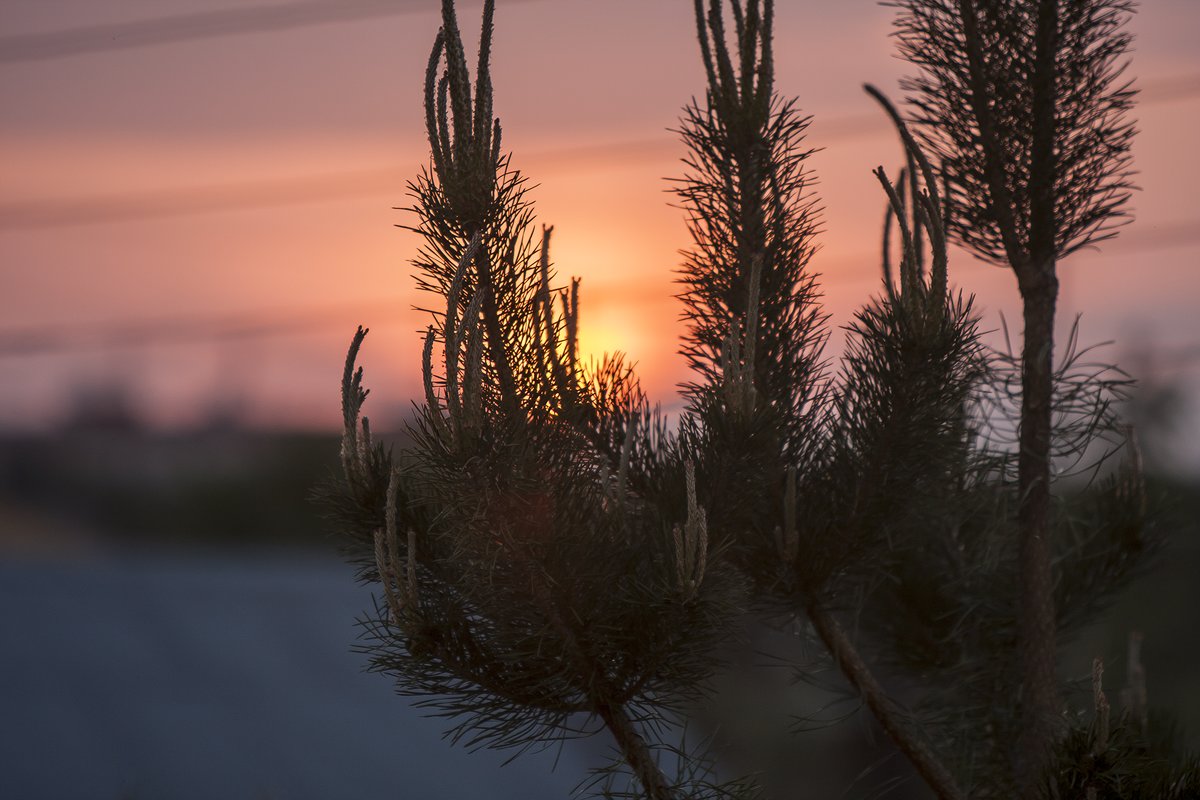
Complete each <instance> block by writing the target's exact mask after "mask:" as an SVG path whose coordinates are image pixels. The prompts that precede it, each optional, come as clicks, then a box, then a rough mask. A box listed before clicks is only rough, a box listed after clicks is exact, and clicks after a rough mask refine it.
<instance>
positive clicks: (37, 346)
mask: <svg viewBox="0 0 1200 800" xmlns="http://www.w3.org/2000/svg"><path fill="white" fill-rule="evenodd" d="M1197 243H1200V219H1197V220H1188V221H1182V222H1173V223H1166V224H1161V225H1155V226H1153V227H1152V228H1150V229H1149V230H1145V231H1141V230H1137V229H1135V230H1133V231H1129V232H1127V233H1123V234H1122V235H1121V236H1120V237H1118V238H1117V239H1115V240H1113V241H1110V242H1106V243H1105V245H1104V247H1105V251H1109V250H1114V249H1119V250H1123V251H1125V252H1142V251H1146V250H1154V249H1158V248H1160V247H1173V246H1187V245H1192V244H1197ZM873 258H874V256H871V255H867V254H860V255H849V256H846V257H844V258H841V259H838V262H839V263H870V262H871V260H872V259H873ZM826 266H829V265H826ZM820 280H821V282H822V283H824V284H826V285H828V284H830V283H838V282H840V281H838V280H837V279H836V277H835V276H833V275H831V274H829V273H824V274H822V275H821V279H820ZM626 302H628V300H626ZM408 307H410V306H409V301H407V300H405V299H402V298H393V299H388V300H377V299H376V300H369V301H363V302H358V303H345V304H341V305H335V306H324V307H319V308H307V309H298V310H279V309H274V310H262V311H248V312H243V313H240V314H209V315H197V316H193V317H187V318H183V319H180V318H178V317H171V318H161V319H143V320H138V321H135V322H109V323H95V324H88V325H74V326H61V325H58V326H50V325H30V326H20V327H12V328H8V329H7V330H5V329H0V358H6V357H21V356H40V355H51V354H56V353H63V352H77V351H81V350H107V349H117V348H130V347H134V348H136V347H145V346H148V345H162V344H187V343H191V342H197V341H232V340H239V339H261V338H267V337H272V336H286V335H294V334H300V333H307V332H310V331H313V330H317V329H320V328H324V327H329V326H333V325H335V324H336V325H347V324H350V322H353V321H361V320H363V319H364V318H369V317H372V316H373V315H375V314H387V313H392V312H395V311H396V310H397V309H400V308H408ZM1186 358H1187V359H1188V360H1191V359H1193V358H1197V359H1200V346H1198V347H1196V348H1194V352H1193V350H1188V351H1187V356H1186Z"/></svg>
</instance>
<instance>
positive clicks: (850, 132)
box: [0, 74, 1200, 241]
mask: <svg viewBox="0 0 1200 800" xmlns="http://www.w3.org/2000/svg"><path fill="white" fill-rule="evenodd" d="M1142 96H1143V101H1142V104H1143V105H1155V104H1159V103H1170V102H1176V101H1179V100H1183V99H1187V98H1191V97H1198V96H1200V74H1196V75H1180V76H1174V77H1170V78H1160V79H1156V80H1152V81H1147V82H1146V84H1145V88H1143V90H1142ZM813 124H814V125H815V126H816V127H817V129H818V131H819V132H820V135H821V138H822V140H823V141H826V142H831V141H839V140H846V139H850V138H853V137H856V136H861V135H864V134H870V133H875V132H877V131H883V130H884V129H883V128H881V127H880V126H879V122H878V115H874V114H847V115H841V116H834V117H828V118H823V119H822V118H818V119H815V120H814V123H813ZM668 147H671V148H673V149H672V150H671V151H670V152H674V151H675V150H674V149H675V148H677V144H676V142H675V141H674V140H672V139H667V138H665V137H655V138H650V137H642V138H632V139H625V140H620V141H612V142H604V143H596V144H584V145H575V146H569V147H557V148H546V149H542V150H532V151H528V153H527V155H526V157H527V158H528V159H529V160H530V161H534V160H538V161H543V162H544V161H569V162H574V163H578V162H583V161H588V160H593V159H605V158H613V157H617V158H623V159H625V160H626V161H629V160H632V159H634V158H637V157H639V156H640V157H644V156H646V155H650V154H653V155H654V156H656V157H657V156H658V155H665V154H667V152H668V151H667V148H668ZM409 171H410V170H408V169H407V168H402V167H400V166H398V165H397V166H393V167H373V168H369V169H360V170H349V171H343V172H329V173H323V174H315V175H305V176H298V177H292V178H280V179H277V180H272V181H247V182H242V183H226V184H217V185H209V186H191V187H182V188H179V189H158V190H153V191H146V192H138V193H132V192H131V193H126V194H117V195H96V196H92V197H86V196H84V197H66V198H51V199H46V200H19V201H7V202H0V231H6V230H29V229H39V228H61V227H71V226H76V225H95V224H103V223H114V222H128V221H134V220H142V219H160V218H165V217H179V216H186V215H190V214H202V213H213V212H220V211H226V210H245V209H256V208H272V207H279V206H289V205H302V204H305V203H316V202H325V201H327V200H336V199H344V198H348V197H368V196H374V195H387V194H392V193H395V192H397V191H399V189H400V187H403V185H404V180H403V177H402V176H403V175H404V174H406V173H407V172H409ZM1189 241H1194V239H1192V240H1189Z"/></svg>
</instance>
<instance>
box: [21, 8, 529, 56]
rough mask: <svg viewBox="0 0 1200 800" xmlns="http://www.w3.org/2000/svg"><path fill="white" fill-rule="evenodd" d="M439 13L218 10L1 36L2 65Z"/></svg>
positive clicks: (345, 9) (356, 9)
mask: <svg viewBox="0 0 1200 800" xmlns="http://www.w3.org/2000/svg"><path fill="white" fill-rule="evenodd" d="M508 1H509V2H527V0H508ZM436 9H437V4H436V2H435V0H296V2H291V3H286V4H282V5H263V6H253V7H250V8H245V7H241V8H235V7H228V8H218V9H214V10H211V11H197V12H193V13H190V14H174V15H170V16H163V17H155V18H152V19H145V20H137V21H134V22H119V23H111V24H107V25H88V26H82V27H78V28H66V29H63V30H57V31H49V32H46V33H26V34H18V35H15V36H4V37H0V63H7V64H12V63H18V62H22V61H49V60H54V59H59V58H67V57H70V56H78V55H87V54H90V53H104V52H109V51H113V50H130V49H133V48H136V47H149V46H152V45H161V44H174V43H176V42H186V41H192V40H196V39H214V38H219V37H224V36H237V35H241V34H249V33H264V32H268V31H280V30H288V29H292V28H304V27H309V26H312V25H326V24H330V23H335V22H356V21H359V20H365V19H375V18H378V17H389V16H396V15H399V14H413V13H418V12H422V11H434V10H436Z"/></svg>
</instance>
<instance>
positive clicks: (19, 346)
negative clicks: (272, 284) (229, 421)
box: [0, 298, 408, 358]
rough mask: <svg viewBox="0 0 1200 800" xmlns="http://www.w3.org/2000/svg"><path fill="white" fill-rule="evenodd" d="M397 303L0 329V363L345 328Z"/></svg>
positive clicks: (400, 305)
mask: <svg viewBox="0 0 1200 800" xmlns="http://www.w3.org/2000/svg"><path fill="white" fill-rule="evenodd" d="M407 307H408V302H407V301H405V300H402V299H399V298H397V299H394V300H371V301H369V302H362V303H347V304H343V305H336V306H326V307H322V308H308V309H299V310H291V311H278V310H275V311H258V312H245V313H241V314H209V315H197V316H192V317H186V318H183V319H180V318H178V317H173V318H169V319H167V318H163V319H144V320H139V321H136V322H115V323H113V322H110V323H97V324H93V325H66V326H52V325H29V326H22V327H15V328H9V329H8V330H0V358H3V357H5V356H38V355H46V354H51V353H60V352H71V351H80V350H108V349H114V348H127V347H145V346H148V345H160V344H186V343H189V342H196V341H222V340H225V341H232V340H238V339H262V338H266V337H270V336H280V335H290V334H296V333H306V332H308V331H312V330H316V329H319V328H323V327H327V326H332V325H334V324H336V325H345V324H347V320H352V319H355V318H357V319H360V320H361V319H362V318H363V317H364V316H371V315H372V314H379V313H389V312H394V311H396V309H398V308H407Z"/></svg>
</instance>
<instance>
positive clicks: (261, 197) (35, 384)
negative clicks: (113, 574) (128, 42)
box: [0, 0, 1200, 427]
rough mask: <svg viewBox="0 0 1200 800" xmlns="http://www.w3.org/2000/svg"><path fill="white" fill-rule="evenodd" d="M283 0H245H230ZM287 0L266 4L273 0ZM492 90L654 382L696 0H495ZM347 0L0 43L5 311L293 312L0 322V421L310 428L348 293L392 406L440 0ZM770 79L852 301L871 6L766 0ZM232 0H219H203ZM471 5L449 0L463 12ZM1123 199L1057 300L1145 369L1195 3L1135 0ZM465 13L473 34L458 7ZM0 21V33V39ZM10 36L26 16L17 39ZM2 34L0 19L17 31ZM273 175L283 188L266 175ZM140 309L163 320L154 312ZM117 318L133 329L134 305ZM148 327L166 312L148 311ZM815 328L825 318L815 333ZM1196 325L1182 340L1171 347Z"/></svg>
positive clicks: (384, 410)
mask: <svg viewBox="0 0 1200 800" xmlns="http://www.w3.org/2000/svg"><path fill="white" fill-rule="evenodd" d="M270 5H274V6H279V5H281V4H280V3H278V2H276V3H274V4H270V3H263V2H261V0H255V1H254V2H250V0H245V2H242V3H240V4H239V3H234V2H233V0H230V2H229V6H230V7H232V6H237V7H239V8H241V7H245V8H247V9H254V8H262V7H264V6H270ZM283 5H286V4H283ZM498 5H499V9H498V19H497V42H496V46H495V49H494V53H495V55H494V74H495V80H496V95H497V101H496V102H497V111H498V114H499V115H500V117H501V119H502V121H503V124H504V128H505V141H506V144H507V146H508V148H510V149H511V150H513V151H514V163H515V164H516V165H517V166H519V167H520V168H521V169H522V170H523V171H525V172H526V173H527V174H528V175H529V176H530V177H531V179H532V180H533V181H534V182H535V183H537V184H539V186H538V188H537V189H536V191H535V193H534V197H535V199H536V201H537V204H538V209H539V213H540V217H541V220H542V221H544V222H546V223H549V224H553V225H554V226H555V241H554V255H555V261H556V263H557V268H558V270H559V274H560V277H562V278H564V279H565V277H566V276H568V275H580V276H582V277H583V279H584V282H583V292H584V294H583V302H584V305H583V326H584V330H583V341H584V345H585V347H586V348H588V349H589V350H593V351H598V350H604V349H610V350H611V349H620V350H624V351H626V352H627V353H629V354H630V355H631V356H632V357H633V358H634V359H636V360H637V361H638V362H639V364H640V370H639V371H640V373H641V374H642V376H643V380H644V382H645V383H646V384H647V386H648V388H649V390H650V393H651V395H652V396H653V397H655V398H656V399H659V400H661V401H662V402H663V403H664V405H670V404H671V403H673V402H675V399H676V396H675V389H674V386H675V384H676V383H677V382H679V381H680V380H682V379H683V378H684V377H685V375H684V371H683V365H682V362H681V359H680V358H679V357H678V356H677V355H676V350H677V347H678V335H679V331H680V328H679V325H678V324H677V322H676V320H677V317H678V311H679V305H678V302H677V301H675V300H674V299H672V295H673V293H674V291H675V289H674V286H673V284H672V280H673V270H674V269H675V268H676V266H677V264H678V262H679V257H678V250H679V249H680V248H681V247H684V246H686V245H687V238H686V234H685V230H684V226H683V219H682V216H681V213H680V212H679V211H678V210H677V209H674V208H671V207H670V206H668V205H667V203H668V202H669V201H670V197H669V195H668V194H667V193H666V189H667V186H668V184H667V182H666V181H665V180H664V179H665V178H667V177H672V176H678V175H679V174H680V173H681V167H680V164H679V158H680V156H681V155H682V153H683V150H682V148H681V146H680V145H679V144H678V142H677V141H676V139H675V137H674V135H673V134H671V133H670V132H669V130H668V129H669V128H672V127H674V126H675V124H676V122H677V119H678V116H679V109H680V107H681V106H682V105H683V104H684V103H685V102H686V101H687V100H688V99H689V98H690V97H691V96H692V95H693V94H695V93H698V92H700V91H702V89H703V82H702V81H703V77H702V69H701V67H700V63H699V59H698V54H697V48H696V45H695V43H694V38H693V37H694V25H693V22H692V17H691V14H692V11H691V8H692V3H691V0H653V2H647V0H610V1H609V2H603V3H601V2H595V1H594V0H525V1H524V2H520V1H519V0H509V1H508V2H506V1H505V0H500V2H499V4H498ZM384 6H385V4H383V3H381V2H373V0H344V3H343V5H342V6H341V7H342V8H343V9H351V10H355V9H357V10H361V11H362V12H363V14H364V18H362V19H358V20H353V21H341V22H332V23H327V24H317V25H307V26H298V27H290V28H287V29H280V30H272V31H260V32H253V33H244V34H241V35H223V36H214V37H207V38H195V39H192V40H186V41H175V42H170V43H163V44H156V45H151V46H144V47H137V48H129V49H115V50H107V51H103V52H92V53H79V54H74V55H70V54H67V55H63V54H59V55H58V56H56V57H54V58H46V59H41V60H16V61H14V60H7V61H5V62H4V63H3V64H2V68H0V102H3V107H4V109H5V113H4V115H3V117H2V119H0V143H2V146H3V152H4V153H5V159H4V168H3V171H2V172H0V276H2V278H0V280H2V282H3V283H2V285H3V287H4V290H3V292H0V328H2V329H3V331H2V332H0V335H3V336H4V337H6V338H5V341H6V342H11V340H12V336H13V334H14V332H17V333H19V332H21V331H22V330H25V329H27V328H28V327H29V326H37V327H38V328H40V329H42V330H45V331H50V332H59V333H63V332H68V333H69V332H70V331H72V330H75V329H76V328H77V327H78V326H84V327H90V326H92V325H97V324H99V325H109V324H113V323H118V324H128V323H139V324H140V323H143V322H154V323H157V322H166V323H169V322H172V321H174V322H176V323H178V322H180V321H188V320H191V319H193V318H196V319H201V318H208V317H213V316H218V317H220V316H227V315H230V316H239V317H240V316H247V315H259V316H260V317H261V318H262V319H265V320H266V321H268V322H276V321H280V320H288V319H293V318H295V317H296V316H297V315H300V316H302V317H303V318H304V320H307V321H308V322H310V323H311V324H307V326H306V327H303V328H302V329H299V330H291V331H289V332H288V333H287V334H286V335H284V334H280V335H277V336H272V337H260V338H240V339H233V340H224V341H213V340H206V339H199V340H197V339H187V338H186V337H185V338H183V339H181V340H179V341H169V342H168V341H157V342H155V341H148V342H147V343H146V344H144V345H143V346H138V347H121V348H90V349H89V348H84V349H80V348H77V347H72V348H60V349H57V350H54V351H53V352H42V353H39V354H25V355H13V354H11V353H10V354H8V355H4V354H3V351H0V426H3V427H28V426H34V427H45V426H47V425H52V424H53V423H54V422H55V421H56V420H57V419H59V418H60V417H61V415H62V414H63V413H64V410H65V408H66V407H67V406H68V405H69V403H70V402H71V398H72V397H73V396H74V394H75V393H76V392H77V391H78V390H79V389H80V388H81V387H86V386H89V385H98V384H104V383H106V382H112V381H115V380H121V381H126V382H130V383H131V385H133V386H134V387H136V393H137V396H138V398H139V403H140V404H141V406H142V408H143V410H144V411H145V412H146V414H147V415H148V417H149V418H150V419H152V420H153V421H155V422H156V423H158V424H163V425H171V424H188V423H190V422H192V421H194V420H196V419H197V418H198V417H200V416H202V415H203V414H205V413H207V409H208V408H210V407H211V406H212V404H213V403H214V402H215V401H217V400H218V399H219V398H222V397H224V398H225V399H226V402H232V403H236V404H240V405H242V406H243V407H244V410H245V414H246V416H247V417H248V418H249V419H250V420H252V421H255V422H258V423H263V424H270V425H292V424H297V425H304V426H309V427H313V426H316V427H332V426H334V425H335V424H336V421H337V418H338V409H337V392H336V389H337V386H336V384H337V379H338V375H339V373H340V364H341V360H342V358H343V353H344V348H345V345H346V343H347V342H348V340H349V337H350V335H351V333H352V332H353V329H354V325H355V324H356V323H358V322H361V323H363V324H366V325H369V326H370V327H371V328H372V335H371V337H370V338H369V340H368V344H367V346H366V349H365V352H364V356H365V361H364V363H365V366H366V371H367V380H368V383H369V384H370V385H371V386H372V387H373V388H374V393H373V395H372V402H373V403H374V404H375V408H374V411H375V414H376V415H377V416H382V417H385V418H386V417H387V416H388V414H389V413H390V414H398V413H399V412H400V411H402V410H403V408H404V407H405V405H406V403H407V400H408V398H409V397H410V396H411V394H412V389H413V387H414V385H415V383H416V381H417V378H418V339H417V337H416V336H415V335H414V333H413V332H414V331H415V330H416V329H417V328H419V327H423V325H424V322H423V318H422V315H420V314H419V313H416V312H414V311H412V310H410V306H411V305H412V304H413V303H418V302H422V301H423V299H422V298H420V297H419V296H418V293H416V292H415V291H414V289H413V281H412V279H411V277H410V273H411V271H412V270H411V268H410V267H409V266H408V264H407V261H408V259H409V258H410V257H411V255H412V253H413V250H414V247H415V245H416V237H415V236H414V235H413V234H411V233H408V232H406V231H402V230H398V229H396V228H394V227H392V226H393V225H394V224H395V223H405V222H408V221H411V219H410V218H409V217H408V216H406V215H405V214H403V213H402V212H398V211H393V210H392V208H391V207H392V206H399V205H405V204H406V197H405V190H404V183H405V181H406V180H407V179H408V178H410V177H411V176H413V175H414V174H415V173H416V171H417V169H418V168H419V167H420V165H421V164H422V163H423V162H424V160H425V158H426V151H425V145H424V141H423V135H424V132H423V127H422V118H421V105H420V91H421V82H422V75H423V69H424V63H425V60H426V58H427V56H428V51H429V46H430V43H431V41H432V37H433V35H434V33H435V32H436V29H437V26H438V19H437V15H436V13H435V11H434V7H435V3H434V2H433V0H395V2H394V3H393V4H392V5H391V6H390V8H394V9H396V13H391V14H383V13H373V10H375V11H377V10H378V9H381V8H384ZM777 6H778V11H777V15H778V20H777V25H776V30H777V33H776V48H777V52H778V56H777V59H778V75H777V86H778V88H779V90H780V91H781V92H782V93H784V94H786V95H790V96H796V97H798V98H799V104H800V106H801V108H802V109H803V110H804V111H805V112H806V113H810V114H813V115H814V117H815V119H814V122H813V125H812V128H811V130H810V136H809V142H810V144H811V145H812V146H815V147H820V148H824V149H823V150H822V151H821V152H820V153H818V154H817V155H815V156H814V157H813V158H812V160H811V165H812V168H813V170H814V171H815V173H816V175H817V177H818V179H819V181H820V183H819V185H818V187H817V190H818V192H819V193H820V195H821V199H822V202H823V205H824V207H825V213H824V219H825V227H826V233H825V234H824V235H823V236H822V237H821V246H822V250H821V252H820V253H819V254H818V256H817V257H816V259H815V260H814V266H815V268H816V269H817V270H818V271H819V272H821V273H822V274H823V275H824V278H823V281H822V282H823V284H824V289H825V293H826V298H827V302H828V310H829V311H830V312H832V314H833V322H834V324H835V325H838V326H840V325H843V324H845V323H846V322H847V321H848V320H849V318H850V314H851V313H852V310H853V308H854V307H855V306H857V305H859V304H860V303H861V302H862V301H863V300H864V299H865V298H866V297H867V296H868V295H869V294H870V293H872V292H874V291H875V290H876V289H877V287H878V257H877V255H876V253H877V250H878V237H879V231H878V229H879V221H880V219H881V213H882V200H881V196H880V193H879V189H878V185H877V184H876V183H875V179H874V177H873V176H872V175H871V169H872V168H873V167H875V166H876V165H878V164H883V165H885V166H887V167H888V168H889V169H894V165H895V164H896V162H897V161H898V156H899V153H898V148H897V145H896V142H895V139H894V135H893V134H892V133H891V132H890V130H889V129H888V126H887V124H886V122H885V120H884V118H883V117H882V115H881V114H879V113H878V112H877V111H876V110H875V108H874V107H873V105H872V103H871V102H870V101H869V100H868V98H867V97H866V96H865V95H864V94H863V93H862V91H861V90H860V88H859V87H860V85H861V84H862V83H863V82H866V81H869V82H872V83H875V84H877V85H879V86H880V87H881V88H884V89H885V90H886V91H889V92H890V93H892V94H893V96H896V95H897V92H896V80H897V78H898V77H899V76H900V75H901V74H903V73H904V72H905V70H906V68H907V67H906V65H905V64H904V63H902V62H900V61H899V60H897V59H896V58H895V57H894V56H893V52H892V46H891V42H890V40H889V38H888V33H889V27H890V21H891V18H892V11H891V10H890V9H887V8H883V7H880V6H878V5H877V4H876V3H874V2H872V1H871V0H848V1H847V2H842V3H829V2H816V1H814V0H797V1H796V2H787V1H786V0H778V2H777ZM214 7H216V6H214V5H213V4H209V3H201V2H199V0H170V2H166V1H165V0H112V1H111V2H106V3H103V4H99V3H94V2H88V1H87V0H63V1H62V2H56V3H45V2H37V1H36V0H0V18H2V19H3V21H4V31H5V36H7V37H21V36H26V35H30V34H36V33H45V32H52V31H62V30H68V29H75V28H80V27H86V26H91V25H100V24H113V23H125V22H134V21H138V20H146V19H152V18H157V17H162V16H171V15H178V14H189V13H195V12H197V11H205V10H211V9H212V8H214ZM220 7H226V6H220ZM478 8H479V4H478V3H474V2H463V3H460V12H461V16H462V22H463V27H464V29H466V30H470V31H473V30H474V29H475V26H476V16H477V13H478ZM1132 30H1133V31H1134V33H1135V34H1136V36H1137V41H1136V50H1135V52H1134V54H1133V68H1132V74H1133V75H1135V76H1137V78H1138V79H1139V82H1140V84H1141V85H1142V86H1143V87H1144V88H1146V90H1147V91H1146V96H1145V102H1144V103H1143V104H1142V105H1141V106H1140V107H1139V109H1138V111H1137V118H1138V121H1139V128H1140V129H1141V134H1140V135H1139V137H1138V140H1137V143H1136V146H1135V147H1136V149H1135V158H1136V167H1137V169H1138V170H1139V176H1138V183H1139V185H1140V186H1141V187H1142V190H1143V191H1141V192H1139V193H1138V194H1137V195H1136V196H1135V198H1134V209H1135V213H1136V221H1135V222H1134V223H1133V224H1132V225H1131V226H1129V228H1128V229H1127V231H1126V236H1125V238H1124V240H1123V241H1119V242H1118V243H1115V244H1113V245H1111V246H1108V247H1106V248H1105V249H1104V250H1103V251H1102V252H1096V253H1084V254H1081V255H1079V256H1077V257H1075V258H1073V259H1071V261H1069V262H1068V263H1066V264H1064V266H1063V285H1064V290H1063V299H1062V313H1061V317H1062V319H1063V320H1064V321H1066V322H1068V323H1069V321H1070V319H1071V318H1072V317H1073V316H1074V314H1075V313H1076V312H1079V311H1083V312H1085V315H1084V320H1083V335H1084V340H1085V341H1100V340H1108V339H1116V340H1118V342H1119V344H1118V346H1117V347H1116V348H1114V349H1113V350H1112V357H1113V358H1120V357H1121V356H1122V354H1123V353H1126V352H1127V350H1128V348H1127V347H1126V348H1124V349H1123V348H1122V345H1126V346H1132V345H1133V344H1134V343H1135V340H1136V342H1141V343H1150V344H1151V345H1152V346H1153V347H1154V348H1155V351H1156V352H1158V353H1159V354H1160V355H1161V358H1162V359H1163V363H1164V364H1165V365H1166V368H1168V369H1170V370H1173V371H1174V372H1173V373H1172V374H1178V375H1180V376H1182V377H1184V378H1185V379H1188V380H1191V381H1192V382H1193V384H1194V383H1195V382H1196V379H1197V373H1198V372H1200V358H1197V353H1200V315H1198V314H1197V313H1196V310H1195V307H1196V306H1197V305H1198V302H1197V301H1200V273H1198V272H1197V270H1196V269H1195V268H1194V267H1195V266H1196V263H1197V253H1198V252H1200V192H1197V191H1196V188H1195V187H1197V186H1200V155H1197V149H1196V148H1195V147H1193V146H1187V147H1185V143H1188V142H1190V141H1191V139H1192V138H1193V137H1194V132H1195V131H1196V130H1198V129H1200V50H1198V47H1197V44H1196V42H1195V31H1197V30H1200V4H1198V3H1196V2H1195V1H1194V0H1149V1H1148V2H1145V3H1143V4H1142V7H1141V9H1140V11H1139V14H1138V15H1137V17H1136V18H1135V19H1134V21H1133V23H1132ZM469 39H471V40H473V39H474V33H472V34H470V36H469ZM14 41H18V40H17V39H12V38H10V39H8V40H6V41H4V42H0V58H2V56H3V54H4V53H5V52H8V50H6V49H5V48H9V49H10V50H11V48H12V47H14V44H13V42H14ZM24 41H25V43H28V40H24ZM18 43H20V42H19V41H18ZM284 201H288V202H284ZM952 279H956V280H957V282H958V283H959V284H960V285H961V286H962V287H964V288H966V289H968V290H970V291H974V292H977V293H978V294H979V297H980V302H981V305H982V306H983V307H984V308H985V309H986V315H985V323H986V324H985V327H989V328H996V327H998V326H999V313H1000V312H1004V313H1005V315H1006V316H1007V317H1008V319H1009V320H1016V319H1017V318H1018V313H1017V308H1018V306H1017V303H1016V293H1015V288H1014V282H1013V279H1012V276H1011V275H1009V274H1008V273H1006V272H1004V271H1002V270H999V269H997V268H991V267H984V266H982V265H979V264H976V263H974V262H972V261H971V260H970V258H969V257H968V256H966V255H963V254H959V255H958V257H957V258H956V259H955V260H954V262H953V263H952ZM146 330H156V328H154V327H153V326H151V327H150V328H147V329H146ZM134 338H139V339H141V340H146V339H152V338H154V337H151V336H149V334H135V336H134ZM159 338H160V339H161V338H162V337H159ZM834 339H835V343H836V341H837V339H838V337H837V336H835V337H834ZM1189 354H1190V355H1189Z"/></svg>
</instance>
